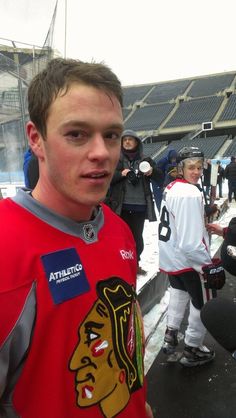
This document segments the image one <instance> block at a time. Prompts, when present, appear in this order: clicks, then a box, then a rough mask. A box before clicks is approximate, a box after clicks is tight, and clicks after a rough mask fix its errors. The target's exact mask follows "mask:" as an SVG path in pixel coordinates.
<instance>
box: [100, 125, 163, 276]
mask: <svg viewBox="0 0 236 418" xmlns="http://www.w3.org/2000/svg"><path fill="white" fill-rule="evenodd" d="M144 161H145V162H146V164H147V163H148V168H147V170H144V171H143V170H142V168H141V166H140V163H142V162H144ZM162 177H163V174H162V172H161V170H160V169H158V168H157V167H156V164H155V162H154V161H153V160H152V159H151V158H149V157H148V158H147V157H146V158H145V157H144V155H143V146H142V142H141V139H140V137H139V136H138V135H137V134H136V133H135V132H134V131H132V130H125V131H124V132H123V134H122V144H121V155H120V159H119V162H118V165H117V167H116V170H115V174H114V176H113V178H112V181H111V186H110V189H109V193H108V196H107V199H106V203H107V204H108V205H109V206H110V207H111V208H112V210H114V211H115V212H116V213H117V214H118V215H119V216H120V217H121V218H122V219H123V220H124V221H125V222H126V223H127V224H128V225H129V227H130V229H131V231H132V233H133V236H134V239H135V242H136V248H137V262H138V265H137V269H138V270H137V272H138V274H146V271H145V270H143V269H142V267H141V266H140V265H139V262H140V259H141V254H142V251H143V248H144V241H143V228H144V222H145V219H148V220H149V222H153V221H156V220H157V218H156V214H155V208H154V201H153V195H152V190H151V179H154V180H155V179H156V181H158V180H159V179H162Z"/></svg>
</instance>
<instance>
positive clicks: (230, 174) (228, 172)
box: [225, 162, 236, 182]
mask: <svg viewBox="0 0 236 418" xmlns="http://www.w3.org/2000/svg"><path fill="white" fill-rule="evenodd" d="M225 177H226V178H227V179H228V181H229V182H236V162H231V163H229V164H228V165H227V166H226V167H225Z"/></svg>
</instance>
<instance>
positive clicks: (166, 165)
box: [157, 149, 178, 186]
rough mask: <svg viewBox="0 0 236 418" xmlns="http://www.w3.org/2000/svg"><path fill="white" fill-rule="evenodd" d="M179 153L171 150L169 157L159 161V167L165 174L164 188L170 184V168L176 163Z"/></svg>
mask: <svg viewBox="0 0 236 418" xmlns="http://www.w3.org/2000/svg"><path fill="white" fill-rule="evenodd" d="M177 158H178V153H177V151H176V150H175V149H170V150H169V151H168V153H167V155H166V156H165V157H163V158H161V159H160V160H159V161H157V167H158V168H159V169H160V170H161V171H162V172H163V175H164V177H163V186H164V185H166V184H168V168H169V166H170V165H173V161H174V162H176V159H177Z"/></svg>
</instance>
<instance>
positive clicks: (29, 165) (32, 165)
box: [23, 148, 39, 189]
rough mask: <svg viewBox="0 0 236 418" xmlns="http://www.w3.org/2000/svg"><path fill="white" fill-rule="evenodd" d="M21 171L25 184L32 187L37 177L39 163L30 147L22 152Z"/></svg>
mask: <svg viewBox="0 0 236 418" xmlns="http://www.w3.org/2000/svg"><path fill="white" fill-rule="evenodd" d="M23 172H24V179H25V186H26V187H27V188H29V189H34V188H35V186H36V184H37V181H38V178H39V164H38V158H37V157H36V155H34V153H32V150H31V149H30V148H28V149H27V151H26V152H25V154H24V164H23Z"/></svg>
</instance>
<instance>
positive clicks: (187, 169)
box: [183, 159, 203, 184]
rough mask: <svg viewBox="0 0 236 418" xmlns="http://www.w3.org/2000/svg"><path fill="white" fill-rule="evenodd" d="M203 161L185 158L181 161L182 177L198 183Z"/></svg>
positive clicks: (192, 182)
mask: <svg viewBox="0 0 236 418" xmlns="http://www.w3.org/2000/svg"><path fill="white" fill-rule="evenodd" d="M202 170H203V161H202V160H194V159H193V160H191V159H186V160H185V161H184V162H183V177H184V179H185V180H186V181H188V182H189V183H191V184H198V181H199V179H200V177H201V175H202Z"/></svg>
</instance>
